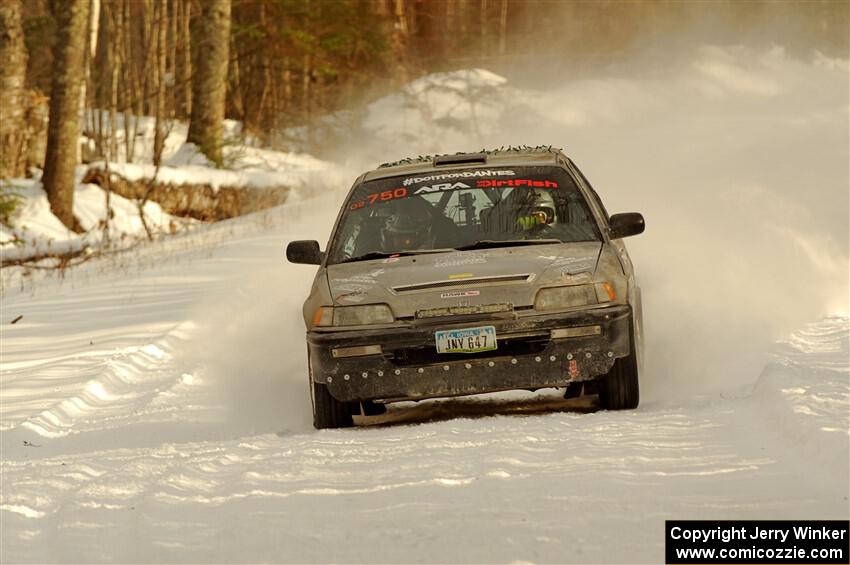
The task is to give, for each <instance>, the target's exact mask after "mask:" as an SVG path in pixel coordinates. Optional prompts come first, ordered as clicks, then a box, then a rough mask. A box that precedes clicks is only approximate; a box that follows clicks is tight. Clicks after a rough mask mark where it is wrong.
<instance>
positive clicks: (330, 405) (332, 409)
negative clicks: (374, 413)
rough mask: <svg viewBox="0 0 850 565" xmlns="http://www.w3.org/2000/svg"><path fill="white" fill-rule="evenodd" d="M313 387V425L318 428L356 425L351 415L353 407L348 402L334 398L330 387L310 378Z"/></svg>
mask: <svg viewBox="0 0 850 565" xmlns="http://www.w3.org/2000/svg"><path fill="white" fill-rule="evenodd" d="M310 384H311V385H312V387H313V389H312V392H313V427H314V428H316V429H317V430H323V429H326V428H350V427H351V426H353V425H354V419H353V418H352V417H351V407H350V406H349V403H347V402H340V401H339V400H337V399H336V398H334V397H333V396H332V395H331V393H330V392H328V387H326V386H325V385H323V384H319V383H315V382H313V380H312V379H310Z"/></svg>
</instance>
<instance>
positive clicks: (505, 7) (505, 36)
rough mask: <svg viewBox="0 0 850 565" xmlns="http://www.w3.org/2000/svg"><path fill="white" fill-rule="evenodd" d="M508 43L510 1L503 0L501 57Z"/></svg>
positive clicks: (500, 33) (500, 23)
mask: <svg viewBox="0 0 850 565" xmlns="http://www.w3.org/2000/svg"><path fill="white" fill-rule="evenodd" d="M507 41H508V0H502V9H501V12H500V13H499V55H504V54H505V50H506V48H507Z"/></svg>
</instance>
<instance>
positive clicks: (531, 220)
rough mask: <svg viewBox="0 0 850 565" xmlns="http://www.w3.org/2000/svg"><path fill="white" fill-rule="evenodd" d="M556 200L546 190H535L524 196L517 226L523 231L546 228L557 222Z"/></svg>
mask: <svg viewBox="0 0 850 565" xmlns="http://www.w3.org/2000/svg"><path fill="white" fill-rule="evenodd" d="M557 219H558V218H557V214H556V212H555V198H554V197H553V196H552V193H551V192H549V191H546V190H539V189H533V190H531V191H529V192H527V193H525V194H524V195H523V199H522V205H521V206H520V209H519V217H518V218H517V224H519V225H520V226H521V227H522V229H526V230H528V229H532V228H534V227H536V226H546V225H550V224H554V223H555V222H556V221H557Z"/></svg>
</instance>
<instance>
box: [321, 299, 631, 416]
mask: <svg viewBox="0 0 850 565" xmlns="http://www.w3.org/2000/svg"><path fill="white" fill-rule="evenodd" d="M631 317H632V313H631V308H630V307H629V306H627V305H617V306H611V307H607V308H597V309H592V310H584V311H580V312H570V313H559V314H548V315H534V316H515V317H514V316H512V317H511V318H510V319H499V318H496V319H487V320H481V319H478V320H475V321H469V320H465V321H464V322H457V321H454V320H452V321H451V322H446V321H441V322H431V323H428V324H427V325H425V324H413V325H410V326H406V327H399V328H392V329H381V330H364V331H321V332H320V331H311V332H307V345H308V347H309V348H310V365H311V376H312V379H313V380H314V381H315V382H317V383H320V384H324V385H327V387H328V390H329V392H330V393H331V394H332V395H333V396H334V397H335V398H336V399H338V400H341V401H353V400H396V399H408V398H433V397H441V396H459V395H465V394H477V393H482V392H495V391H499V390H510V389H534V388H544V387H551V386H565V385H567V384H569V383H571V382H576V381H587V380H592V379H595V378H596V377H599V376H600V375H604V374H605V373H607V372H608V371H609V370H610V369H611V367H612V366H613V364H614V361H615V360H616V359H617V358H620V357H626V356H627V355H629V353H630V346H629V343H630V342H629V329H630V325H631ZM485 325H492V326H495V327H496V334H497V339H498V349H497V350H495V351H489V352H483V353H477V354H469V355H467V354H440V353H437V349H436V345H435V337H434V333H435V332H436V331H438V330H447V329H459V328H468V327H477V326H485ZM584 326H600V327H601V333H600V334H599V335H592V336H584V337H569V338H560V339H552V338H551V336H550V332H551V330H553V329H559V328H577V327H584ZM363 345H381V346H382V350H383V352H382V353H381V354H375V355H365V356H360V357H343V358H338V357H334V356H333V353H332V350H333V349H335V348H339V347H353V346H363Z"/></svg>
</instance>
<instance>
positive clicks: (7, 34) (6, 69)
mask: <svg viewBox="0 0 850 565" xmlns="http://www.w3.org/2000/svg"><path fill="white" fill-rule="evenodd" d="M0 62H2V64H0V112H1V113H2V115H0V178H7V177H16V176H20V175H22V174H24V173H25V172H26V171H24V168H25V167H26V151H25V150H24V148H23V147H21V145H22V143H21V142H22V141H23V139H22V134H21V132H22V130H23V118H24V82H25V80H26V75H27V51H26V47H25V46H24V31H23V27H22V26H21V2H20V0H3V1H1V2H0Z"/></svg>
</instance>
